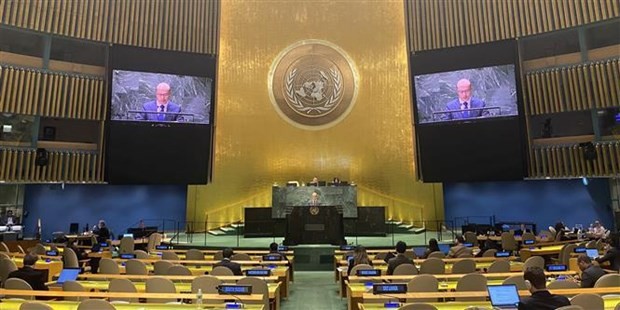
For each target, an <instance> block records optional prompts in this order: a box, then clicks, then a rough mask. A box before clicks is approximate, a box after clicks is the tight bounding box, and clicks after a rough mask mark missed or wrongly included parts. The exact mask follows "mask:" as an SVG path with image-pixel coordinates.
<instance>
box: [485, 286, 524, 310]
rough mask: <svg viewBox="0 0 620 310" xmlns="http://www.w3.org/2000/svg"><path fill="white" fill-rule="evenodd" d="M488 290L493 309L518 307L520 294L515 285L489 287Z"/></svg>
mask: <svg viewBox="0 0 620 310" xmlns="http://www.w3.org/2000/svg"><path fill="white" fill-rule="evenodd" d="M487 290H488V291H489V299H491V305H492V306H493V307H507V306H516V305H517V304H518V303H519V293H518V292H517V286H516V285H514V284H507V285H489V286H487Z"/></svg>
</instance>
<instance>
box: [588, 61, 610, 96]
mask: <svg viewBox="0 0 620 310" xmlns="http://www.w3.org/2000/svg"><path fill="white" fill-rule="evenodd" d="M592 66H593V67H594V71H595V74H596V84H594V85H596V86H597V88H598V92H599V99H600V102H599V106H600V107H606V106H607V104H608V102H609V99H607V98H608V94H609V92H608V91H607V81H606V79H605V78H604V74H603V72H602V70H601V64H600V63H598V62H597V63H596V64H592Z"/></svg>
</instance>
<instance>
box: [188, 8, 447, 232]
mask: <svg viewBox="0 0 620 310" xmlns="http://www.w3.org/2000/svg"><path fill="white" fill-rule="evenodd" d="M220 12H221V20H220V42H219V44H220V50H219V63H218V85H217V101H218V104H217V111H216V122H215V143H214V147H215V151H214V158H213V170H212V171H213V182H212V183H211V184H209V185H206V186H190V187H189V191H188V208H187V219H188V221H195V222H196V226H195V227H196V229H197V230H200V229H201V228H203V227H204V226H202V225H201V224H202V223H204V222H206V221H208V222H209V224H208V226H209V227H214V226H218V225H221V224H226V223H230V222H233V221H237V220H241V219H242V217H243V208H244V207H265V206H270V205H271V186H272V184H273V183H274V182H278V183H279V184H280V185H282V184H283V182H286V181H288V180H299V181H305V182H307V181H309V180H310V179H312V177H313V176H319V177H320V178H321V179H324V180H328V179H331V178H333V177H335V176H338V177H340V179H342V180H348V181H353V182H355V183H356V184H358V204H359V205H360V206H377V205H378V206H387V207H388V209H387V211H386V212H387V214H386V215H387V217H388V218H394V219H402V220H404V221H414V220H421V219H427V220H434V219H437V218H438V219H442V218H443V198H442V197H443V194H442V187H441V185H438V184H422V183H419V182H416V177H415V175H416V170H415V165H414V162H415V161H414V146H413V132H412V120H411V114H412V111H411V102H410V100H411V99H410V95H411V94H410V91H409V76H408V64H407V46H406V41H405V39H406V34H405V29H406V27H405V12H404V6H403V3H402V2H401V1H380V2H377V1H373V0H368V1H322V2H318V1H285V0H282V1H222V3H221V10H220ZM306 39H317V40H324V41H328V42H331V43H332V44H334V45H337V46H339V47H340V48H341V49H343V50H344V51H346V53H347V54H348V55H349V56H350V57H351V58H352V60H353V61H354V62H355V64H356V67H357V70H358V73H359V84H358V85H359V91H358V96H357V100H356V103H355V106H354V107H353V109H352V110H351V112H350V113H349V115H348V116H347V117H346V118H345V119H343V120H342V121H341V122H339V123H338V124H337V125H335V126H333V127H330V128H327V129H323V130H314V131H309V130H304V129H301V128H297V127H294V126H292V125H290V124H289V123H287V122H286V121H284V120H283V119H282V118H280V116H279V115H278V114H277V112H276V111H275V110H274V107H273V105H272V104H271V102H270V99H269V94H268V74H269V69H270V66H271V64H272V63H273V61H274V59H275V58H276V57H277V55H278V54H279V53H280V51H282V50H283V49H284V48H286V47H287V46H289V45H291V44H293V43H294V42H297V41H300V40H306Z"/></svg>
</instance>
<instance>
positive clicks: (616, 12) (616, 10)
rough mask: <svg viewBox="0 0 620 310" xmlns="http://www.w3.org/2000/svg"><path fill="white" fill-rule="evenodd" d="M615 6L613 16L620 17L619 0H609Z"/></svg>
mask: <svg viewBox="0 0 620 310" xmlns="http://www.w3.org/2000/svg"><path fill="white" fill-rule="evenodd" d="M609 1H610V2H611V5H612V6H613V13H612V14H613V16H615V17H618V16H620V2H619V1H618V0H609Z"/></svg>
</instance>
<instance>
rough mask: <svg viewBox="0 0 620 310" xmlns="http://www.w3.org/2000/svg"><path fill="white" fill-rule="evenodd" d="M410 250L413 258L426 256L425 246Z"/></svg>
mask: <svg viewBox="0 0 620 310" xmlns="http://www.w3.org/2000/svg"><path fill="white" fill-rule="evenodd" d="M412 250H413V253H415V256H417V257H424V254H426V247H425V246H414V247H413V249H412Z"/></svg>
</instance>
